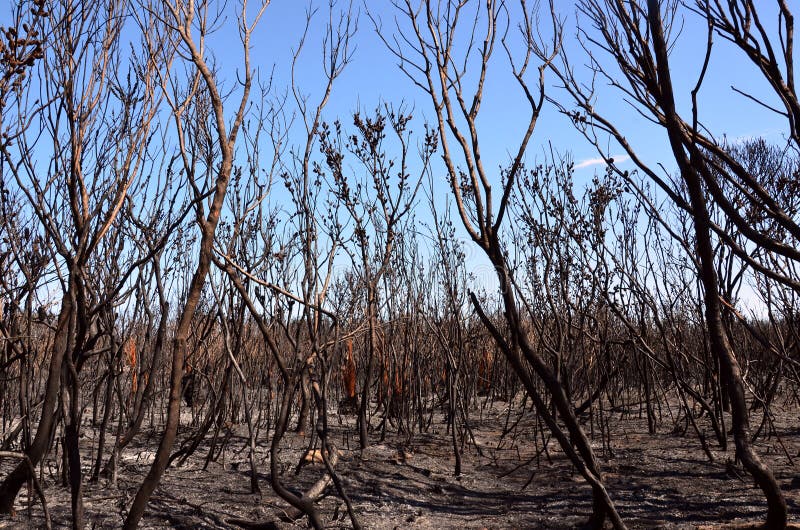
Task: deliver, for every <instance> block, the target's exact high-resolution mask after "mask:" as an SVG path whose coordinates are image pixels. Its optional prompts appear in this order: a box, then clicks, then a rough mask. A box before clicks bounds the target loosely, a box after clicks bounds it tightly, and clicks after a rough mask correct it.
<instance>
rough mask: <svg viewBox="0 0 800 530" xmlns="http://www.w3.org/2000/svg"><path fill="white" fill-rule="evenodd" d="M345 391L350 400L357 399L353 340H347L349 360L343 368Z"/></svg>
mask: <svg viewBox="0 0 800 530" xmlns="http://www.w3.org/2000/svg"><path fill="white" fill-rule="evenodd" d="M342 380H343V381H344V390H345V392H346V393H347V397H348V398H349V399H355V397H356V363H355V361H354V360H353V339H347V360H346V361H345V363H344V366H342Z"/></svg>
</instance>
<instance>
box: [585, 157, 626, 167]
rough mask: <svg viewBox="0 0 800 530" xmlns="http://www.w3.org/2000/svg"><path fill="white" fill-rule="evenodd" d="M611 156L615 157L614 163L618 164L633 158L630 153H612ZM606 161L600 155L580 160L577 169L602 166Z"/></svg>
mask: <svg viewBox="0 0 800 530" xmlns="http://www.w3.org/2000/svg"><path fill="white" fill-rule="evenodd" d="M611 158H612V159H614V163H616V164H619V163H620V162H625V161H627V160H630V159H631V157H629V156H628V155H612V156H611ZM605 163H606V161H605V159H604V158H603V157H599V156H598V157H597V158H587V159H586V160H581V161H580V162H578V163H577V164H575V169H583V168H585V167H591V166H600V165H604V164H605Z"/></svg>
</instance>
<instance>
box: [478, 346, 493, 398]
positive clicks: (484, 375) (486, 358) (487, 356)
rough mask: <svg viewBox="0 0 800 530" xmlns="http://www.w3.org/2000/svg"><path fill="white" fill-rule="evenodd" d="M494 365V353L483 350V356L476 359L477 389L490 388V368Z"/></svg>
mask: <svg viewBox="0 0 800 530" xmlns="http://www.w3.org/2000/svg"><path fill="white" fill-rule="evenodd" d="M493 366H494V353H493V352H492V351H490V350H486V351H484V352H483V357H482V358H481V359H480V360H479V361H478V391H479V392H488V391H489V390H491V388H492V368H493Z"/></svg>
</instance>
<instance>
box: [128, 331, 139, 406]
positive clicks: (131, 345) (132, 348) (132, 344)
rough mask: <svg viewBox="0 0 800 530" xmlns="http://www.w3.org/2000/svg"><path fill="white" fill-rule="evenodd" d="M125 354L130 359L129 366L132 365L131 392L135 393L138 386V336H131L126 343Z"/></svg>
mask: <svg viewBox="0 0 800 530" xmlns="http://www.w3.org/2000/svg"><path fill="white" fill-rule="evenodd" d="M125 355H126V357H127V359H128V366H130V367H131V393H133V394H135V393H136V390H137V388H138V381H137V372H138V370H136V338H135V337H131V338H130V339H128V342H126V343H125Z"/></svg>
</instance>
